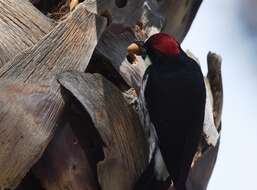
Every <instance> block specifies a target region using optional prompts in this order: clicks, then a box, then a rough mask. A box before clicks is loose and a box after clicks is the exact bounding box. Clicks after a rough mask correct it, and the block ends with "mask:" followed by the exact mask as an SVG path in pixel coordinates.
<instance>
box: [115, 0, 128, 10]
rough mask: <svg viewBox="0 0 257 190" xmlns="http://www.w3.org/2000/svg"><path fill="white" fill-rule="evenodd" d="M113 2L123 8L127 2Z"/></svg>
mask: <svg viewBox="0 0 257 190" xmlns="http://www.w3.org/2000/svg"><path fill="white" fill-rule="evenodd" d="M115 4H116V6H117V7H119V8H123V7H125V6H126V4H127V0H115Z"/></svg>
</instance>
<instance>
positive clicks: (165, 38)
mask: <svg viewBox="0 0 257 190" xmlns="http://www.w3.org/2000/svg"><path fill="white" fill-rule="evenodd" d="M146 46H147V47H148V48H152V49H155V50H158V51H159V52H161V53H163V54H166V55H178V54H179V52H180V48H179V44H178V42H177V40H176V39H175V38H174V37H172V36H170V35H168V34H165V33H158V34H154V35H152V36H151V37H150V38H149V39H148V40H147V41H146Z"/></svg>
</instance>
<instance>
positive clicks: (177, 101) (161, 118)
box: [128, 33, 206, 190]
mask: <svg viewBox="0 0 257 190" xmlns="http://www.w3.org/2000/svg"><path fill="white" fill-rule="evenodd" d="M128 53H129V54H136V55H140V56H142V57H143V59H144V60H145V62H147V63H146V65H148V66H147V69H146V71H145V73H144V76H143V79H142V86H141V89H140V94H139V100H142V101H143V102H144V106H145V109H146V110H147V112H148V114H149V117H150V121H151V123H152V124H153V126H154V131H155V132H154V133H156V136H157V137H156V138H157V139H158V140H157V143H158V146H159V148H160V152H161V155H162V157H163V160H164V162H165V165H166V167H167V170H168V172H169V175H170V177H171V179H172V181H173V183H174V186H175V188H176V190H187V188H186V181H187V177H188V174H189V171H190V168H191V164H192V161H193V158H194V155H195V153H196V152H197V147H198V144H199V142H200V138H201V134H202V130H203V122H204V114H205V103H206V88H205V84H204V77H203V74H202V71H201V68H200V66H199V64H198V63H197V62H196V61H194V60H193V59H192V58H190V57H189V56H188V55H187V54H186V53H185V52H184V51H183V50H182V48H181V46H180V44H179V43H178V42H177V40H176V39H175V38H174V37H173V36H171V35H169V34H166V33H157V34H154V35H152V36H151V37H150V38H149V39H148V40H146V42H144V41H136V42H134V43H132V44H131V45H130V46H128ZM149 131H153V130H152V129H149V130H148V132H149Z"/></svg>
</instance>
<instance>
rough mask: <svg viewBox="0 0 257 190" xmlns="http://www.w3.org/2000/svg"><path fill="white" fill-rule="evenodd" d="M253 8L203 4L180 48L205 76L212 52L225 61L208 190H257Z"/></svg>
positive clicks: (236, 1) (234, 1) (235, 2)
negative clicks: (220, 119)
mask: <svg viewBox="0 0 257 190" xmlns="http://www.w3.org/2000/svg"><path fill="white" fill-rule="evenodd" d="M253 2H254V3H255V5H256V4H257V3H256V2H257V0H204V1H203V4H202V5H201V7H200V10H199V12H198V14H197V17H196V19H195V21H194V23H193V25H192V27H191V29H190V31H189V33H188V35H187V37H186V39H185V40H184V42H183V44H182V47H183V48H184V49H190V50H191V51H192V52H193V53H194V54H195V55H196V56H197V57H198V58H199V59H200V61H201V65H202V67H203V69H204V71H206V55H207V53H208V51H209V50H211V51H214V52H216V53H219V54H221V55H222V57H223V64H222V74H223V84H224V109H223V122H222V127H223V129H222V138H221V146H220V152H219V156H218V160H217V163H216V167H215V169H214V173H213V176H212V178H211V181H210V184H209V187H208V190H218V189H220V190H223V189H229V190H230V189H233V190H245V189H257V187H256V186H257V185H256V183H257V37H256V36H257V32H256V31H257V30H256V31H255V30H254V29H257V22H256V23H255V24H256V25H254V24H252V23H251V22H250V21H252V20H251V18H253V20H254V19H255V21H256V20H257V15H254V16H252V17H251V14H245V13H249V12H250V10H253V11H254V12H255V13H256V14H257V6H256V7H253V6H246V5H247V3H253ZM249 15H250V16H249ZM255 16H256V17H255ZM247 19H248V20H247ZM248 21H249V22H250V24H249V22H248ZM253 26H254V27H255V28H254V27H253ZM250 29H251V30H250ZM255 32H256V33H255Z"/></svg>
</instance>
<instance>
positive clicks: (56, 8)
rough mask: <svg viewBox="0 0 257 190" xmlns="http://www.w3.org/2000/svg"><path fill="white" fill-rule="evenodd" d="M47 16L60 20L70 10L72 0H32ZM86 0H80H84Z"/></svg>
mask: <svg viewBox="0 0 257 190" xmlns="http://www.w3.org/2000/svg"><path fill="white" fill-rule="evenodd" d="M30 1H31V2H32V4H33V5H34V6H35V7H36V8H37V9H38V10H40V11H41V12H42V13H43V14H45V15H46V16H48V17H50V18H52V19H54V20H59V19H61V18H63V17H64V16H65V15H67V14H68V13H69V12H70V2H71V0H30ZM83 1H84V0H79V2H83Z"/></svg>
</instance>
